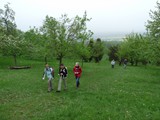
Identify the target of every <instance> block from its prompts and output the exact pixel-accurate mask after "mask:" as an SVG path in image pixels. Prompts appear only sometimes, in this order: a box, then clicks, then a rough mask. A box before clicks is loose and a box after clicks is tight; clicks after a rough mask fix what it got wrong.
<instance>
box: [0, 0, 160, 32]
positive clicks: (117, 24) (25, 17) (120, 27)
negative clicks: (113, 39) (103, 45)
mask: <svg viewBox="0 0 160 120" xmlns="http://www.w3.org/2000/svg"><path fill="white" fill-rule="evenodd" d="M157 1H159V0H0V8H2V9H4V7H3V6H4V4H6V3H7V2H9V3H11V5H10V7H11V8H12V9H13V10H14V11H15V13H16V15H15V17H16V24H17V27H18V28H19V29H21V30H23V31H26V30H29V27H30V26H31V27H33V26H36V27H39V26H41V25H42V24H43V20H44V19H45V16H46V15H49V16H52V17H55V18H59V17H60V16H61V15H62V14H65V13H66V14H68V16H69V17H70V18H73V17H75V16H76V15H79V16H81V17H82V16H83V14H84V11H87V15H88V17H89V18H92V20H91V21H90V22H89V23H88V29H90V30H92V31H93V32H94V33H101V32H102V33H108V32H145V24H146V22H147V20H148V19H149V18H150V17H149V12H150V10H155V6H156V2H157Z"/></svg>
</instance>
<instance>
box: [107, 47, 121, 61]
mask: <svg viewBox="0 0 160 120" xmlns="http://www.w3.org/2000/svg"><path fill="white" fill-rule="evenodd" d="M118 49H119V46H118V45H115V46H110V47H109V52H108V56H109V61H112V60H113V59H114V60H115V61H118V60H119V58H118Z"/></svg>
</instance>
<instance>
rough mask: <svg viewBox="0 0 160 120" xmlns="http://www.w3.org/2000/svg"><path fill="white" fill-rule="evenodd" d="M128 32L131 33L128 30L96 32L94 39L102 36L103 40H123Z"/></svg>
mask: <svg viewBox="0 0 160 120" xmlns="http://www.w3.org/2000/svg"><path fill="white" fill-rule="evenodd" d="M127 34H130V33H127V32H110V33H94V35H93V37H94V39H97V38H101V40H103V41H122V40H123V38H125V36H126V35H127ZM140 34H143V32H141V33H140Z"/></svg>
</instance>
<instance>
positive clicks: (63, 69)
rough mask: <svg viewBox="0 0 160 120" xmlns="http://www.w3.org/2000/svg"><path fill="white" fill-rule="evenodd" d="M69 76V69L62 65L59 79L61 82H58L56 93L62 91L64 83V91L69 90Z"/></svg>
mask: <svg viewBox="0 0 160 120" xmlns="http://www.w3.org/2000/svg"><path fill="white" fill-rule="evenodd" d="M67 75H68V71H67V68H66V67H65V66H64V64H61V65H60V69H59V76H60V78H59V82H58V90H57V91H56V92H60V91H61V84H62V81H63V83H64V90H67V81H66V78H67Z"/></svg>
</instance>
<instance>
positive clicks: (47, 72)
mask: <svg viewBox="0 0 160 120" xmlns="http://www.w3.org/2000/svg"><path fill="white" fill-rule="evenodd" d="M73 72H74V75H75V78H76V88H79V85H80V81H79V80H80V77H81V73H82V68H81V67H80V66H79V63H78V62H76V64H75V66H74V68H73ZM58 75H59V76H60V78H59V82H58V90H57V92H60V91H61V84H62V81H63V83H64V90H66V89H67V82H66V78H67V75H68V71H67V68H66V67H65V66H64V64H61V65H60V68H59V74H58ZM45 76H47V78H48V92H50V91H52V90H53V86H52V79H53V78H54V69H53V68H52V67H49V65H48V64H46V66H45V69H44V73H43V78H42V79H43V80H44V79H45Z"/></svg>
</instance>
